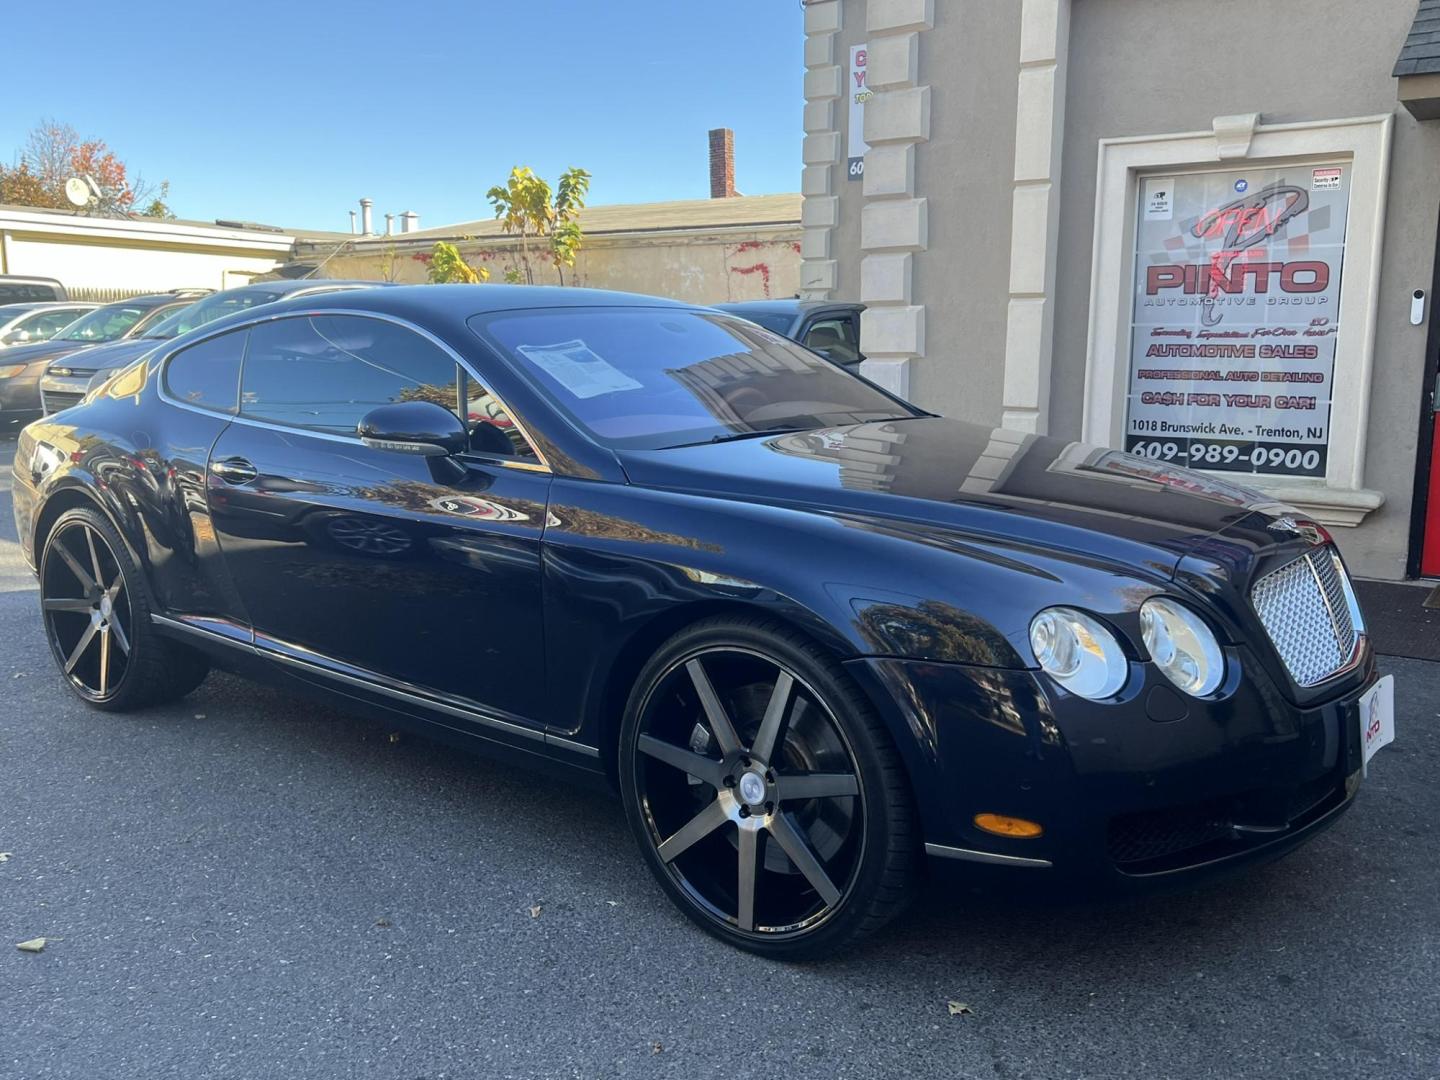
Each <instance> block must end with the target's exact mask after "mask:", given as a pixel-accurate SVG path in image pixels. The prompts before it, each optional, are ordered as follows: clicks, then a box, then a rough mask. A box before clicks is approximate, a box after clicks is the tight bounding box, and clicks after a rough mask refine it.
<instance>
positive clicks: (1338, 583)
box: [1250, 548, 1357, 686]
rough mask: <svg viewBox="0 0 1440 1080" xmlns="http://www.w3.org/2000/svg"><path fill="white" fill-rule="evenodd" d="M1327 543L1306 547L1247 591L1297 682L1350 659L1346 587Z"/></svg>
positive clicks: (1316, 678) (1317, 678)
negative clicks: (1290, 560)
mask: <svg viewBox="0 0 1440 1080" xmlns="http://www.w3.org/2000/svg"><path fill="white" fill-rule="evenodd" d="M1343 574H1344V571H1343V570H1342V569H1341V568H1340V563H1339V561H1338V560H1337V559H1336V558H1335V557H1334V555H1332V554H1331V552H1330V550H1329V549H1328V548H1317V549H1316V550H1314V551H1310V552H1307V553H1306V554H1305V555H1303V556H1302V557H1300V558H1298V559H1296V560H1295V561H1294V562H1292V563H1287V564H1286V565H1284V566H1282V567H1281V568H1280V569H1279V570H1276V571H1274V572H1273V573H1270V574H1267V575H1265V576H1264V577H1263V578H1261V579H1260V580H1259V581H1257V582H1256V583H1255V586H1254V588H1252V589H1251V590H1250V602H1251V603H1252V604H1253V605H1254V606H1255V612H1256V614H1257V615H1259V616H1260V622H1261V623H1263V624H1264V626H1265V631H1266V633H1268V634H1269V635H1270V640H1271V641H1272V642H1274V643H1275V651H1276V652H1278V653H1279V654H1280V659H1281V660H1283V661H1284V662H1285V667H1286V668H1287V669H1288V670H1289V672H1290V677H1291V678H1293V679H1294V680H1295V682H1296V684H1297V685H1299V686H1314V685H1315V684H1316V683H1319V682H1323V681H1324V680H1325V679H1327V678H1329V677H1330V676H1331V675H1333V674H1335V673H1336V672H1337V671H1339V670H1340V669H1341V668H1343V667H1344V666H1345V665H1346V664H1348V663H1349V662H1350V657H1351V656H1352V655H1354V652H1355V639H1356V633H1357V631H1356V627H1355V622H1354V620H1353V619H1352V618H1351V615H1350V604H1351V601H1350V596H1349V587H1348V584H1347V583H1346V581H1345V580H1344V578H1343Z"/></svg>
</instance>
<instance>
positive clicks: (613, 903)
mask: <svg viewBox="0 0 1440 1080" xmlns="http://www.w3.org/2000/svg"><path fill="white" fill-rule="evenodd" d="M605 903H607V904H609V905H610V906H611V907H619V906H620V901H619V900H606V901H605Z"/></svg>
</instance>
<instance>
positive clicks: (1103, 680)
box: [1030, 607, 1130, 699]
mask: <svg viewBox="0 0 1440 1080" xmlns="http://www.w3.org/2000/svg"><path fill="white" fill-rule="evenodd" d="M1030 646H1031V648H1033V649H1034V650H1035V659H1037V660H1039V661H1040V666H1041V667H1042V668H1044V669H1045V671H1046V672H1047V673H1048V674H1049V675H1050V677H1051V678H1052V679H1054V680H1055V681H1056V682H1058V683H1059V684H1060V685H1061V686H1063V687H1065V689H1066V690H1069V691H1070V692H1071V693H1072V694H1079V695H1080V696H1081V697H1087V698H1095V699H1099V698H1107V697H1113V696H1114V695H1115V694H1117V693H1119V692H1120V687H1122V686H1124V685H1125V676H1126V674H1128V672H1129V670H1130V668H1129V665H1128V664H1127V663H1126V662H1125V653H1124V651H1123V650H1122V649H1121V648H1120V643H1119V642H1118V641H1116V640H1115V635H1114V634H1112V633H1110V631H1109V630H1106V629H1105V627H1103V626H1101V625H1100V623H1099V621H1098V620H1096V619H1094V618H1091V617H1090V616H1089V615H1086V614H1085V613H1084V612H1083V611H1076V610H1075V609H1074V608H1066V607H1053V608H1046V609H1045V610H1044V611H1042V612H1041V613H1040V614H1039V615H1036V616H1035V619H1034V621H1032V622H1031V623H1030Z"/></svg>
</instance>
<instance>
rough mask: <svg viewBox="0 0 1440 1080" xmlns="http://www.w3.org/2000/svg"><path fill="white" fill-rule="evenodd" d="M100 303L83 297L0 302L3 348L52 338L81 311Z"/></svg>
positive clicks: (77, 316) (83, 312)
mask: <svg viewBox="0 0 1440 1080" xmlns="http://www.w3.org/2000/svg"><path fill="white" fill-rule="evenodd" d="M99 306H100V305H99V304H92V303H88V302H86V301H84V300H60V301H52V302H49V303H41V302H30V303H24V304H4V305H0V349H4V348H7V347H9V346H11V345H28V344H30V343H31V342H34V341H49V340H50V339H51V338H52V337H54V336H55V335H56V334H58V333H59V332H60V331H61V330H63V329H65V327H67V326H69V325H70V324H71V323H72V322H74V321H75V320H76V319H78V318H79V317H80V316H81V315H84V314H85V313H86V312H87V311H93V310H95V308H97V307H99Z"/></svg>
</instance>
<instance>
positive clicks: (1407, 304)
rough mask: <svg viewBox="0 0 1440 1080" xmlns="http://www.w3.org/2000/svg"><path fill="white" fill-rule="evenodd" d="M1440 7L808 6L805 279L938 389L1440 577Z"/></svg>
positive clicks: (915, 383) (912, 375)
mask: <svg viewBox="0 0 1440 1080" xmlns="http://www.w3.org/2000/svg"><path fill="white" fill-rule="evenodd" d="M1262 8H1263V10H1262ZM1436 8H1440V4H1437V3H1435V0H1425V2H1424V3H1422V4H1421V5H1419V9H1418V12H1417V5H1416V3H1415V0H1375V2H1373V3H1365V4H1359V3H1355V2H1353V0H1271V2H1269V3H1267V4H1265V5H1253V4H1243V3H1238V2H1236V0H1195V2H1192V3H1186V4H1166V3H1136V2H1134V0H809V2H808V3H807V5H806V11H805V21H806V41H805V64H806V73H805V97H806V105H805V132H806V134H805V141H804V174H803V182H802V190H803V194H804V199H805V201H804V207H803V210H802V223H803V226H804V230H803V237H802V241H801V246H802V255H803V263H802V268H801V290H802V293H803V294H805V295H809V296H814V297H817V298H819V297H845V298H855V299H859V300H862V301H864V302H865V303H866V304H867V305H869V307H868V310H867V311H866V313H865V316H864V319H865V322H864V332H863V338H864V340H863V347H864V349H865V352H866V353H867V355H868V356H869V357H870V360H869V361H868V362H867V370H868V372H869V374H870V375H871V376H872V377H874V378H876V379H877V380H878V381H880V382H882V383H884V384H885V385H887V386H890V387H892V388H895V389H897V390H899V391H900V392H902V393H904V394H906V395H908V396H909V397H911V398H913V399H914V400H915V401H917V402H918V403H919V404H921V405H924V406H928V407H931V408H934V409H936V410H938V411H942V412H945V413H948V414H951V415H955V416H962V417H967V418H971V419H975V420H979V421H984V422H988V423H997V424H998V423H1004V424H1005V425H1007V426H1009V427H1012V428H1015V429H1018V430H1020V431H1022V432H1047V433H1050V434H1054V435H1058V436H1061V437H1063V438H1067V439H1074V440H1082V439H1083V440H1087V441H1092V442H1096V443H1101V444H1107V445H1111V446H1118V447H1124V448H1127V449H1130V450H1131V451H1132V452H1136V453H1141V454H1145V455H1147V456H1150V457H1155V458H1159V459H1163V460H1169V461H1175V462H1177V463H1179V464H1191V465H1194V466H1196V467H1200V468H1209V469H1211V470H1213V471H1215V472H1218V473H1222V474H1223V475H1224V476H1226V477H1227V478H1230V479H1234V480H1240V481H1243V482H1244V483H1246V484H1249V485H1250V486H1253V487H1258V488H1261V489H1263V490H1265V491H1266V492H1267V493H1271V494H1273V495H1276V496H1278V497H1281V498H1283V499H1284V500H1286V501H1288V502H1290V503H1292V504H1293V505H1296V506H1298V507H1300V508H1302V509H1303V510H1305V511H1306V512H1307V513H1309V514H1311V515H1313V516H1315V517H1316V518H1318V519H1319V520H1320V521H1322V522H1324V523H1327V524H1328V525H1330V526H1331V527H1333V529H1334V531H1335V533H1336V535H1337V538H1338V540H1339V542H1340V544H1341V545H1342V548H1343V549H1344V551H1345V552H1346V555H1347V557H1348V559H1349V560H1350V561H1351V564H1352V566H1353V568H1354V569H1355V570H1356V571H1357V572H1358V573H1361V574H1364V575H1370V576H1375V577H1381V578H1402V577H1405V576H1413V575H1415V574H1417V573H1419V572H1420V571H1421V570H1422V569H1424V571H1425V572H1426V573H1430V574H1435V573H1440V568H1437V566H1440V563H1437V560H1440V531H1437V530H1436V529H1435V528H1434V526H1433V525H1432V526H1431V529H1430V544H1431V555H1432V557H1431V558H1430V560H1429V561H1428V562H1427V561H1426V560H1425V559H1424V557H1423V556H1424V553H1425V548H1426V544H1425V539H1426V520H1425V519H1426V517H1427V514H1428V513H1431V511H1428V510H1427V505H1434V510H1433V515H1440V505H1435V504H1440V499H1436V500H1431V499H1429V498H1428V485H1429V457H1430V443H1431V434H1430V433H1431V428H1433V421H1432V420H1431V419H1430V405H1431V402H1430V384H1431V382H1432V380H1433V378H1434V376H1435V353H1436V348H1435V346H1434V340H1435V335H1434V333H1433V328H1434V326H1435V325H1436V320H1434V318H1433V316H1432V311H1433V305H1432V302H1431V301H1432V297H1431V295H1430V294H1431V292H1432V290H1433V288H1434V285H1435V266H1436V224H1437V210H1440V126H1437V124H1436V122H1435V121H1433V120H1428V119H1421V117H1425V116H1430V115H1434V114H1435V111H1437V108H1440V106H1437V101H1440V87H1437V86H1434V85H1432V82H1436V83H1440V74H1432V73H1431V64H1432V63H1434V64H1435V68H1436V69H1437V70H1440V59H1432V58H1431V57H1430V50H1431V48H1432V47H1431V46H1429V45H1428V42H1429V37H1430V33H1431V32H1434V31H1440V11H1436V10H1434V9H1436ZM1436 38H1437V40H1440V33H1437V34H1436ZM1402 49H1403V50H1405V52H1404V54H1403V55H1402ZM1433 49H1434V51H1435V52H1436V53H1437V54H1440V46H1434V47H1433ZM1397 57H1399V58H1400V62H1399V63H1398V64H1397ZM1397 76H1398V77H1397ZM1402 99H1403V100H1402ZM1417 292H1418V293H1419V294H1420V295H1419V296H1418V297H1417V296H1416V294H1417ZM997 467H998V466H997ZM1433 515H1432V516H1433ZM1422 563H1424V565H1423V567H1422Z"/></svg>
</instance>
